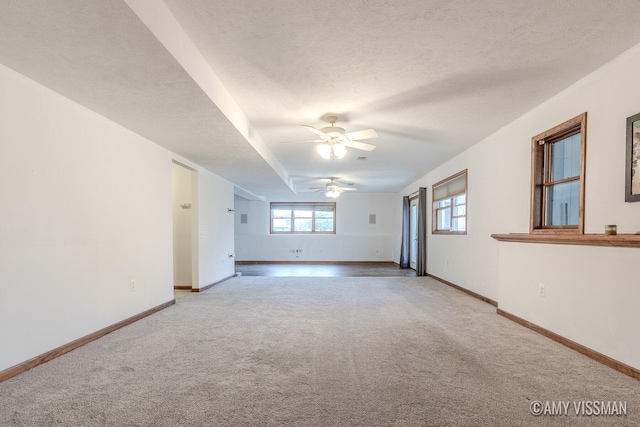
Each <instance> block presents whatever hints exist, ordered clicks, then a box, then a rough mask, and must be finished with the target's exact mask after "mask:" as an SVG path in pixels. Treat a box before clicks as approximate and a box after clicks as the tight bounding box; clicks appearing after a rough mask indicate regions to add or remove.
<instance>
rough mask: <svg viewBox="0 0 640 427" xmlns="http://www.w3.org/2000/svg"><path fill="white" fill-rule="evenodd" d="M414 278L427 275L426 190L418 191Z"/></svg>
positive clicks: (422, 188) (421, 188) (423, 188)
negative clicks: (416, 248) (416, 246)
mask: <svg viewBox="0 0 640 427" xmlns="http://www.w3.org/2000/svg"><path fill="white" fill-rule="evenodd" d="M416 255H417V259H416V276H426V275H427V189H426V188H425V187H420V189H419V190H418V250H417V254H416Z"/></svg>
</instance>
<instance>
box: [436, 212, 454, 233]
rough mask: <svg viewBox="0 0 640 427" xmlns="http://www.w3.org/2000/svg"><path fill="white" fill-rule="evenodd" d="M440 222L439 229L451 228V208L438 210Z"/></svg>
mask: <svg viewBox="0 0 640 427" xmlns="http://www.w3.org/2000/svg"><path fill="white" fill-rule="evenodd" d="M437 212H438V223H437V230H450V229H451V217H450V213H451V211H450V210H449V209H439V210H438V211H437Z"/></svg>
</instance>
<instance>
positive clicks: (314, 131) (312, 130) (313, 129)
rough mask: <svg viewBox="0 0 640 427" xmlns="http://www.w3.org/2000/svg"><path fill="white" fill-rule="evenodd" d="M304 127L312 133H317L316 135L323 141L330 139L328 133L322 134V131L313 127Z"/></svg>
mask: <svg viewBox="0 0 640 427" xmlns="http://www.w3.org/2000/svg"><path fill="white" fill-rule="evenodd" d="M302 127H303V128H307V129H309V130H310V131H311V132H313V133H315V134H316V135H319V136H321V137H322V138H323V139H329V135H327V134H326V133H324V132H322V131H321V130H318V129H316V128H314V127H313V126H307V125H302Z"/></svg>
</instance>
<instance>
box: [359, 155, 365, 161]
mask: <svg viewBox="0 0 640 427" xmlns="http://www.w3.org/2000/svg"><path fill="white" fill-rule="evenodd" d="M358 160H367V158H366V157H365V156H361V157H358Z"/></svg>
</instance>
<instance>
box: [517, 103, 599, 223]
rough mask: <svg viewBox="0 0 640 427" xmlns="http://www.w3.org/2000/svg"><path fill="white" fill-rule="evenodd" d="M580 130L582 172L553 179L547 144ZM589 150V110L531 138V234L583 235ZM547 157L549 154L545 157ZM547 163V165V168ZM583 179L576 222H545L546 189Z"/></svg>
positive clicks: (549, 151)
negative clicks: (553, 180)
mask: <svg viewBox="0 0 640 427" xmlns="http://www.w3.org/2000/svg"><path fill="white" fill-rule="evenodd" d="M577 133H580V175H579V176H578V177H577V178H576V177H572V178H569V179H566V180H561V181H556V182H551V181H550V179H551V178H550V174H551V171H550V169H551V167H550V162H551V151H552V150H550V149H547V150H546V154H545V146H549V145H548V144H553V143H554V142H556V141H559V140H562V139H564V138H567V137H569V136H572V135H575V134H577ZM586 153H587V113H586V112H585V113H582V114H580V115H578V116H576V117H574V118H572V119H570V120H567V121H566V122H564V123H561V124H559V125H557V126H554V127H553V128H551V129H549V130H547V131H545V132H542V133H540V134H538V135H536V136H534V137H533V138H531V211H530V216H529V233H530V234H534V233H535V234H537V233H551V234H553V233H572V234H584V194H585V171H586ZM545 156H546V157H545ZM545 166H546V167H545ZM545 172H546V176H545ZM577 179H579V180H580V190H579V192H580V193H579V201H578V224H577V225H545V215H546V189H547V188H548V187H550V186H551V185H555V184H558V183H561V182H564V181H567V182H568V181H573V180H577Z"/></svg>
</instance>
